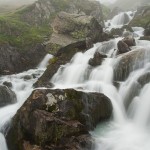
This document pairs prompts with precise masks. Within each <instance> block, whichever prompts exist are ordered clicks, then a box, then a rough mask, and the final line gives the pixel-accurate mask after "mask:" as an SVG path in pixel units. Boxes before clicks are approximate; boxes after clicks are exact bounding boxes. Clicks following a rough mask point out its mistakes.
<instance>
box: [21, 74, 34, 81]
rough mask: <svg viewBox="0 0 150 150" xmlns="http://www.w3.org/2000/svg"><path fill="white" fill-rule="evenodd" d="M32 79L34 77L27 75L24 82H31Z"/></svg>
mask: <svg viewBox="0 0 150 150" xmlns="http://www.w3.org/2000/svg"><path fill="white" fill-rule="evenodd" d="M32 78H33V76H32V75H25V76H24V77H23V79H24V80H31V79H32Z"/></svg>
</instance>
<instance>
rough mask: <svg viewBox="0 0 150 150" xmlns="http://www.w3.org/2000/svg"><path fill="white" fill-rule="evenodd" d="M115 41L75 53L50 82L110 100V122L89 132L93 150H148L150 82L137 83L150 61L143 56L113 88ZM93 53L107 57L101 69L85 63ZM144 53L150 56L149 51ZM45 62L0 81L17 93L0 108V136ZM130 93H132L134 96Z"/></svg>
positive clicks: (141, 44)
mask: <svg viewBox="0 0 150 150" xmlns="http://www.w3.org/2000/svg"><path fill="white" fill-rule="evenodd" d="M115 26H116V25H115ZM118 26H120V25H118ZM133 29H134V33H136V34H137V35H138V37H140V36H141V35H142V34H143V32H142V30H143V29H142V28H133ZM118 40H120V38H117V39H114V40H110V41H108V42H103V43H97V44H95V45H94V47H93V48H91V49H89V50H88V51H86V52H85V53H77V54H76V55H75V56H74V57H73V58H72V60H71V61H70V62H69V63H68V64H66V65H63V66H61V67H60V69H59V70H58V72H57V73H56V74H55V75H54V77H53V78H52V79H51V82H52V83H54V84H55V88H62V89H64V88H74V89H80V90H83V91H90V92H100V93H104V94H105V95H107V96H108V97H109V98H110V99H111V102H112V104H113V116H112V119H111V120H110V121H108V122H105V123H103V124H101V125H98V126H97V128H96V129H95V131H94V132H91V134H92V136H93V138H95V140H96V143H95V150H150V128H149V127H150V109H149V106H150V99H149V98H150V83H147V84H146V85H145V86H144V87H139V86H138V83H137V80H138V78H139V77H140V76H142V75H143V74H145V73H147V72H150V60H149V59H148V57H147V55H145V59H144V63H141V64H143V65H142V66H139V67H138V69H137V68H136V70H132V71H131V73H130V75H129V77H128V79H126V81H124V82H122V83H120V87H119V89H116V87H115V86H114V85H113V70H114V68H115V67H116V66H115V64H116V63H117V62H119V59H118V58H116V57H115V52H114V49H116V44H117V42H118ZM136 43H137V46H136V48H144V49H149V50H150V42H149V41H139V40H136ZM96 51H99V52H101V53H104V54H107V55H108V58H106V59H105V60H104V61H103V63H102V65H101V66H97V67H94V68H93V67H91V66H89V65H88V61H89V59H90V58H92V57H93V55H94V53H95V52H96ZM147 54H149V55H150V52H149V51H148V50H147ZM149 55H148V56H149ZM48 59H49V57H48ZM48 59H47V57H46V58H45V59H44V62H42V63H40V64H39V68H38V69H35V70H29V71H27V72H23V73H21V74H17V75H11V76H4V77H1V78H0V83H2V82H3V81H11V82H12V83H13V88H12V90H13V91H15V92H16V94H17V99H18V102H17V103H16V104H14V105H9V106H6V107H4V108H0V131H1V132H2V133H4V131H5V127H6V123H7V122H8V121H9V120H10V118H11V117H12V116H13V115H14V114H15V113H16V111H17V109H18V108H19V107H20V106H21V105H22V104H23V103H24V100H25V99H26V98H27V97H28V96H29V95H30V93H31V91H32V90H33V88H32V84H33V83H34V82H35V81H36V80H37V77H39V76H40V75H41V74H42V73H43V71H44V69H42V67H43V66H46V63H45V61H47V60H48ZM133 68H134V67H133ZM32 74H36V78H35V79H33V78H32V79H31V80H29V81H24V79H23V77H24V76H25V75H32ZM130 91H135V94H133V92H130ZM127 101H128V102H129V106H128V107H125V106H124V103H126V102H127ZM0 150H7V146H6V143H5V138H4V136H3V135H2V134H0Z"/></svg>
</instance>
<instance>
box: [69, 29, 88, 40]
mask: <svg viewBox="0 0 150 150" xmlns="http://www.w3.org/2000/svg"><path fill="white" fill-rule="evenodd" d="M71 36H72V37H73V38H75V39H83V38H85V37H86V32H85V31H83V30H77V31H74V32H72V33H71Z"/></svg>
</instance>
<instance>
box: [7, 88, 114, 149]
mask: <svg viewBox="0 0 150 150" xmlns="http://www.w3.org/2000/svg"><path fill="white" fill-rule="evenodd" d="M111 113H112V105H111V102H110V100H109V98H107V97H106V96H105V95H103V94H99V93H84V92H80V91H75V90H73V89H65V90H57V89H56V90H49V89H47V90H35V91H33V93H32V94H31V96H30V97H29V98H28V99H27V101H26V102H25V103H24V105H23V106H22V107H21V108H20V109H19V110H18V112H17V114H16V115H15V117H14V118H13V120H12V127H11V129H10V131H9V132H8V135H7V142H8V145H9V147H10V150H16V149H17V150H23V149H24V148H23V146H24V145H23V143H24V142H25V141H28V142H29V143H31V144H32V145H38V146H40V147H42V148H41V149H51V150H52V149H64V150H68V149H74V150H80V149H91V146H92V139H91V137H90V136H89V134H88V130H91V129H93V127H95V125H96V124H97V123H98V122H100V121H101V120H103V119H107V118H109V117H110V116H111Z"/></svg>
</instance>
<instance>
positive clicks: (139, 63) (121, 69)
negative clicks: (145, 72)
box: [114, 49, 149, 81]
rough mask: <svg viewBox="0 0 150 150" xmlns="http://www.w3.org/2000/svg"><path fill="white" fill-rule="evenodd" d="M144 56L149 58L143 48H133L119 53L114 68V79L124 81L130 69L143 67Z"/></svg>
mask: <svg viewBox="0 0 150 150" xmlns="http://www.w3.org/2000/svg"><path fill="white" fill-rule="evenodd" d="M146 56H147V57H146ZM145 57H146V58H147V59H149V53H148V52H147V51H146V50H145V49H135V50H132V51H130V52H127V53H125V54H121V55H119V56H118V57H117V61H116V65H115V68H114V81H124V80H125V79H126V78H127V77H128V76H129V73H130V72H131V71H133V70H136V69H138V68H141V67H143V66H144V60H145Z"/></svg>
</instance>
